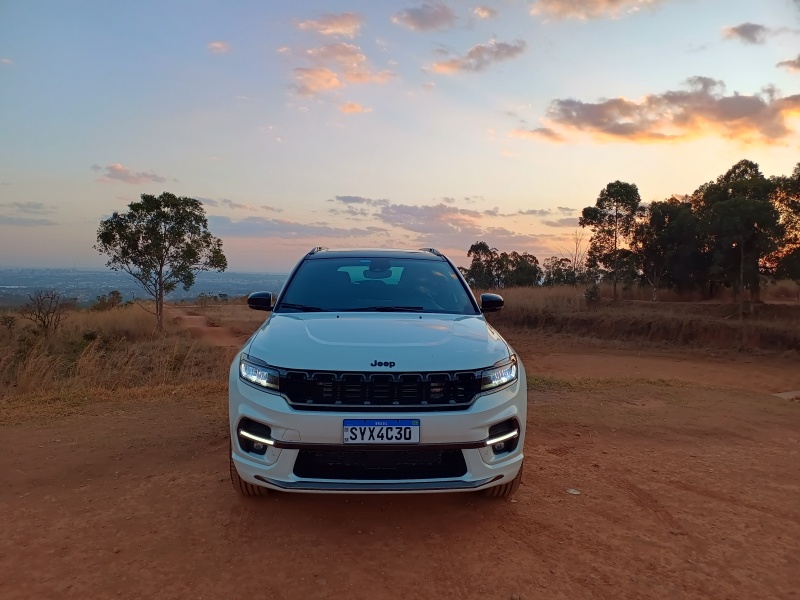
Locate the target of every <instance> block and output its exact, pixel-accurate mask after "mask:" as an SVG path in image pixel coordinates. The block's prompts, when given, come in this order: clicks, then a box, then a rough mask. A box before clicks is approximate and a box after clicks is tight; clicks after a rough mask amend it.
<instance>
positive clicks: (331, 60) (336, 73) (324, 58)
mask: <svg viewBox="0 0 800 600" xmlns="http://www.w3.org/2000/svg"><path fill="white" fill-rule="evenodd" d="M304 55H305V56H306V57H307V58H309V59H310V60H311V61H312V62H313V63H314V64H316V65H317V66H318V67H317V68H316V69H295V73H296V75H297V76H298V79H299V78H300V77H304V78H305V77H308V74H307V72H308V71H316V72H317V73H316V74H312V76H313V77H320V76H321V73H322V72H323V71H324V72H325V73H326V79H327V80H328V81H329V82H330V83H332V77H331V75H332V76H333V77H334V78H335V79H336V81H337V83H338V85H334V86H332V87H326V86H325V85H308V84H306V83H305V82H300V85H299V86H298V87H299V89H301V90H303V91H302V92H301V93H304V94H305V95H313V94H315V93H317V92H320V91H327V90H329V89H337V88H340V87H344V83H343V82H347V83H386V82H388V81H389V80H390V79H392V77H394V73H392V72H391V71H378V72H375V71H373V69H372V66H371V65H370V63H369V61H368V60H367V57H366V56H364V54H363V53H362V52H361V48H359V47H358V46H356V45H355V44H348V43H346V42H337V43H334V44H326V45H324V46H321V47H319V48H310V49H308V50H306V51H305V53H304ZM334 69H335V70H334Z"/></svg>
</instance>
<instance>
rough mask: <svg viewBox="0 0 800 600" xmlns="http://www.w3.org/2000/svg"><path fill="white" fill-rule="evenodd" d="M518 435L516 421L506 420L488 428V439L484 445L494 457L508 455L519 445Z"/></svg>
mask: <svg viewBox="0 0 800 600" xmlns="http://www.w3.org/2000/svg"><path fill="white" fill-rule="evenodd" d="M519 433H520V427H519V422H518V421H517V420H516V419H507V420H505V421H502V422H500V423H496V424H494V425H492V426H491V427H489V437H487V438H486V442H485V443H486V445H487V446H489V447H490V448H491V449H492V452H493V453H494V455H495V456H497V455H499V454H509V453H511V452H514V450H516V449H517V446H518V445H519Z"/></svg>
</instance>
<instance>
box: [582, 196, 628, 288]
mask: <svg viewBox="0 0 800 600" xmlns="http://www.w3.org/2000/svg"><path fill="white" fill-rule="evenodd" d="M641 201H642V199H641V198H640V197H639V189H638V188H637V187H636V185H634V184H632V183H625V182H624V181H614V182H613V183H609V184H608V185H607V186H606V187H605V188H603V190H601V192H600V195H599V196H598V197H597V201H596V202H595V205H594V206H587V207H586V208H584V209H583V213H582V214H581V217H580V219H579V220H578V224H579V225H580V226H581V227H589V228H590V229H591V231H592V239H591V241H590V242H589V251H588V257H587V258H588V262H589V263H590V264H592V265H597V266H599V267H602V269H603V271H604V275H605V276H606V278H607V279H610V280H611V281H612V282H613V284H614V300H616V299H617V282H618V281H626V280H628V279H630V274H631V266H632V263H633V261H632V258H631V252H630V250H629V249H628V248H627V246H628V244H629V243H630V240H631V236H632V234H633V229H634V224H635V222H636V216H637V215H638V214H639V205H640V204H641Z"/></svg>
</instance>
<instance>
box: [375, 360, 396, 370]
mask: <svg viewBox="0 0 800 600" xmlns="http://www.w3.org/2000/svg"><path fill="white" fill-rule="evenodd" d="M369 366H370V367H389V368H390V369H391V368H392V367H394V361H392V362H389V361H386V362H381V361H379V360H373V361H372V362H371V363H370V365H369Z"/></svg>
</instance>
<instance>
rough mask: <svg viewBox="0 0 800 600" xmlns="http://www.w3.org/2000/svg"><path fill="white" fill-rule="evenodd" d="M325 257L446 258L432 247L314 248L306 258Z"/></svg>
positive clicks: (317, 258)
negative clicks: (406, 248) (414, 248)
mask: <svg viewBox="0 0 800 600" xmlns="http://www.w3.org/2000/svg"><path fill="white" fill-rule="evenodd" d="M326 258H411V259H416V260H437V261H444V260H446V259H445V258H444V256H443V255H442V254H441V253H440V252H439V251H438V250H435V249H433V248H423V249H420V250H403V249H399V248H335V249H330V248H314V249H313V250H312V251H311V252H310V253H309V254H308V255H306V259H307V260H320V259H326Z"/></svg>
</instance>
